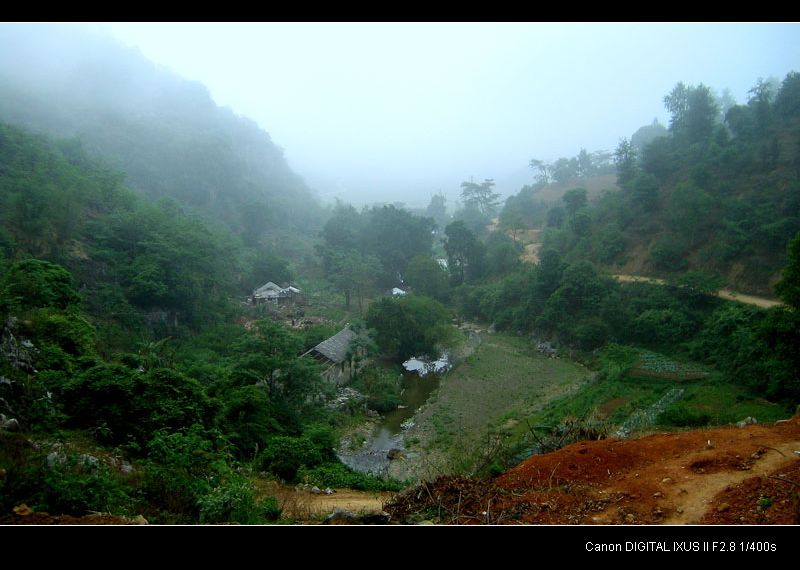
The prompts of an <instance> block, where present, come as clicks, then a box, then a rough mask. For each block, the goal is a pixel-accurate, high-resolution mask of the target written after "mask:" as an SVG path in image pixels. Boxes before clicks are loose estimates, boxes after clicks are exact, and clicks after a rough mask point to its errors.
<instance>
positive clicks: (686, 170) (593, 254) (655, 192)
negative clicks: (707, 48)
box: [501, 72, 800, 295]
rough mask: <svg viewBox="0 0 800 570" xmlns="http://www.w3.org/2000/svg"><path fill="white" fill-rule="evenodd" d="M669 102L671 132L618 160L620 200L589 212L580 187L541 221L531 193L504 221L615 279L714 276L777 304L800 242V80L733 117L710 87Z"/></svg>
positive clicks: (680, 93)
mask: <svg viewBox="0 0 800 570" xmlns="http://www.w3.org/2000/svg"><path fill="white" fill-rule="evenodd" d="M664 102H665V105H666V107H667V109H668V111H669V112H670V115H671V120H670V126H669V130H663V128H662V130H660V131H659V130H656V131H654V132H653V133H652V137H646V138H644V142H642V137H641V136H640V137H638V139H639V140H637V141H636V142H637V143H638V144H633V141H628V140H627V139H622V141H621V142H620V144H619V146H618V147H617V149H616V153H615V162H616V165H617V179H618V180H617V181H618V185H619V187H620V189H621V190H620V191H613V190H612V189H611V188H610V185H609V191H607V192H605V193H604V194H603V195H601V196H600V197H598V198H597V199H596V200H594V201H591V202H589V201H587V193H586V192H584V191H583V188H584V186H583V182H582V181H581V180H574V181H573V183H572V184H573V186H572V187H573V188H575V190H571V191H569V192H567V193H566V194H565V195H564V198H563V200H562V201H561V202H560V203H559V202H551V203H550V207H549V209H548V208H547V206H544V207H541V208H538V210H536V209H535V208H534V205H535V204H536V203H537V202H536V200H537V198H536V196H537V193H536V192H531V191H530V190H525V191H523V192H521V193H520V196H519V197H516V198H515V199H514V200H511V199H509V201H508V203H507V204H506V208H505V210H504V211H503V213H502V216H501V220H506V224H505V225H506V227H513V226H514V225H516V226H517V227H541V228H546V231H545V232H544V234H543V244H544V248H545V249H547V248H553V249H555V250H557V251H558V252H559V253H560V254H561V255H562V256H564V258H565V259H566V260H568V261H572V260H577V259H585V260H590V261H592V262H594V263H595V264H598V265H600V266H602V267H608V268H609V270H610V271H612V272H615V273H630V274H646V275H658V276H675V275H680V274H681V273H682V272H684V271H687V270H695V271H698V270H699V271H705V272H707V273H716V274H719V275H720V276H722V278H723V279H724V282H726V283H727V284H728V285H729V286H730V287H731V288H732V289H734V290H737V291H742V292H752V293H758V294H767V295H769V294H770V293H771V286H772V285H773V284H774V283H775V282H776V281H777V280H778V278H779V276H780V270H781V268H782V267H783V265H784V263H785V261H786V257H785V252H786V244H787V242H788V241H789V239H790V238H792V237H793V236H794V235H795V234H796V233H797V232H798V231H800V182H798V174H800V159H799V158H798V157H799V156H800V138H799V137H800V135H798V133H800V74H798V73H796V72H792V73H789V74H788V75H787V76H786V78H785V79H784V80H783V82H782V83H781V84H780V85H776V84H773V83H769V82H764V81H761V80H759V82H758V83H757V84H756V85H755V86H754V87H753V89H751V91H750V99H749V101H748V103H747V104H746V105H736V106H733V107H731V108H730V109H728V110H727V112H726V113H725V114H723V113H722V112H721V110H720V106H719V104H718V103H717V101H716V99H715V96H714V94H713V93H712V92H711V90H710V89H709V88H708V87H706V86H704V85H702V84H701V85H698V86H686V85H684V84H682V83H680V84H678V85H677V86H676V87H675V88H674V89H673V91H672V92H670V93H669V94H667V95H666V96H665V98H664ZM649 128H652V126H651V127H649ZM640 131H641V129H640ZM637 134H638V133H637ZM647 138H650V139H651V140H650V141H649V142H646V140H647ZM645 143H646V144H645ZM523 193H524V195H525V196H526V197H527V198H526V200H522V198H523ZM526 208H527V209H528V211H526ZM532 209H533V211H531V210H532ZM543 210H547V211H546V212H545V211H543ZM537 211H538V216H536V215H535V213H536V212H537ZM520 213H521V214H522V215H520Z"/></svg>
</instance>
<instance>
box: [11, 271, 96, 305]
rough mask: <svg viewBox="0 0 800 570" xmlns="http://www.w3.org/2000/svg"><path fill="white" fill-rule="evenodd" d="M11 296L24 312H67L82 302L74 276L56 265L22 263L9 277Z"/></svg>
mask: <svg viewBox="0 0 800 570" xmlns="http://www.w3.org/2000/svg"><path fill="white" fill-rule="evenodd" d="M6 287H7V294H8V296H9V297H10V298H11V299H12V300H13V302H15V303H16V304H18V305H19V306H20V307H22V308H37V307H55V308H58V309H65V308H67V307H68V306H69V305H74V304H77V303H78V302H80V297H79V296H78V293H77V292H76V291H75V288H74V287H73V285H72V274H71V273H70V272H69V271H67V270H66V269H64V268H63V267H61V266H60V265H56V264H55V263H50V262H49V261H42V260H39V259H23V260H22V261H17V262H16V263H15V264H13V265H12V266H11V268H10V269H9V270H8V274H7V275H6Z"/></svg>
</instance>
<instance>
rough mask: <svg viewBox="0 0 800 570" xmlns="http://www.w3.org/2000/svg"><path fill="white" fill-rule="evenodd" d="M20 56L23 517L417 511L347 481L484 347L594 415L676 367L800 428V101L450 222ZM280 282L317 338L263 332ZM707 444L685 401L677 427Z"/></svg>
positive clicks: (726, 119)
mask: <svg viewBox="0 0 800 570" xmlns="http://www.w3.org/2000/svg"><path fill="white" fill-rule="evenodd" d="M23 31H25V30H23V29H22V28H14V27H2V28H0V34H3V36H4V37H2V38H0V39H2V42H3V43H4V44H6V45H13V46H14V50H15V54H16V56H15V57H10V56H9V55H8V54H9V52H8V51H5V52H4V53H3V54H0V120H2V123H0V326H2V329H1V330H0V355H2V358H0V516H1V515H2V514H3V513H6V512H9V511H11V509H13V508H14V507H16V506H18V505H21V504H23V503H24V504H27V505H29V506H32V507H34V508H35V509H36V510H39V511H43V510H47V511H49V512H52V513H68V514H75V515H81V514H83V513H85V512H86V511H92V510H95V511H104V512H113V513H117V514H124V515H131V516H133V515H138V514H142V515H144V516H145V517H146V518H147V519H148V520H151V521H155V522H229V521H238V522H243V523H264V522H268V521H276V520H278V519H280V517H281V508H280V505H279V504H278V501H277V500H276V499H275V498H274V497H272V496H268V495H265V494H264V493H263V492H261V491H260V490H259V487H258V485H259V484H260V483H263V481H264V480H265V479H268V480H270V481H280V482H283V483H285V484H294V485H299V484H305V485H307V486H309V485H316V486H318V487H328V486H330V487H350V488H356V489H363V490H379V489H399V488H402V487H403V486H404V485H405V484H406V482H401V481H395V480H390V479H386V478H377V477H373V476H370V475H365V474H362V473H358V472H355V471H353V470H351V469H349V468H347V467H345V465H344V464H343V463H341V461H340V459H339V458H338V457H337V453H336V450H337V448H338V446H339V440H340V437H341V434H342V431H343V430H344V429H346V428H348V427H352V425H354V424H356V423H358V422H362V421H364V420H365V419H366V418H373V417H375V416H376V415H377V414H378V413H384V412H387V411H390V410H393V409H396V408H397V406H398V402H399V396H400V392H401V388H400V384H399V380H398V378H399V368H398V365H399V363H401V362H403V361H404V360H406V359H408V358H411V357H414V356H418V357H423V356H424V357H431V358H433V357H436V356H438V355H439V354H441V353H442V351H443V350H448V349H452V348H454V347H459V346H462V345H463V344H464V343H465V336H464V333H463V331H462V330H461V329H459V328H458V326H453V325H460V324H462V323H463V322H464V321H465V320H466V321H474V322H478V323H482V324H483V325H484V326H485V328H487V329H490V330H491V331H506V332H508V333H510V334H514V335H517V336H519V337H521V338H522V339H524V340H525V342H528V343H530V344H533V345H535V344H538V343H543V344H546V345H547V347H548V348H547V350H552V354H553V355H555V354H556V353H558V354H560V355H561V356H562V357H564V358H569V359H572V360H575V361H580V362H582V363H584V364H586V365H587V366H588V369H590V370H591V371H592V373H593V375H594V376H593V383H592V384H590V385H589V387H588V388H587V390H589V391H592V390H594V391H602V390H605V389H609V390H610V389H611V387H613V386H614V385H616V384H619V383H620V382H624V381H625V380H626V378H628V373H629V372H630V370H631V369H632V368H633V367H634V366H635V365H636V363H637V362H638V360H639V359H640V358H641V355H642V354H645V353H646V354H656V353H657V354H659V355H662V356H664V355H666V356H669V357H670V358H671V359H674V362H690V363H693V364H695V365H697V366H701V367H703V372H702V374H701V375H702V377H703V382H706V383H705V384H702V385H699V386H700V388H698V389H705V388H708V387H709V386H717V385H720V386H733V387H735V389H736V392H735V393H736V397H737V398H740V399H742V400H748V401H751V400H756V399H759V400H760V399H766V400H769V402H771V403H770V405H771V406H773V405H774V406H776V407H778V408H779V409H780V410H781V411H782V412H785V414H787V415H788V414H790V413H791V412H792V411H794V409H795V408H796V406H797V404H798V402H800V360H798V359H799V358H800V356H799V355H798V352H797V346H800V317H799V316H798V314H799V313H798V309H799V308H800V183H798V176H799V175H800V158H798V157H800V74H798V73H795V72H792V73H790V74H789V75H787V76H786V78H785V79H784V80H783V82H782V83H781V84H779V85H778V84H775V83H773V82H765V81H759V82H758V83H757V84H756V86H755V87H754V88H753V89H752V90H751V93H750V94H751V97H750V100H749V101H748V103H747V104H746V105H727V106H725V105H724V102H723V101H721V100H719V99H718V98H717V97H715V96H714V94H713V93H712V92H711V90H710V89H709V88H707V87H705V86H704V85H702V84H701V85H699V86H687V85H684V84H682V83H679V84H678V85H677V86H676V87H675V88H674V89H673V90H672V91H671V92H670V93H668V94H667V95H666V96H665V97H664V104H665V105H666V107H667V109H668V111H669V112H670V115H671V121H670V124H669V127H668V128H665V127H663V126H661V125H659V124H658V123H657V122H654V123H653V124H651V125H647V126H645V127H642V128H641V129H639V131H637V132H636V133H635V134H634V136H633V137H632V138H631V139H630V140H628V139H627V138H625V139H622V140H621V141H620V143H619V146H618V147H617V149H616V152H615V153H614V154H613V156H612V155H610V154H609V153H602V152H592V153H590V152H588V151H586V150H585V149H581V150H580V152H579V153H578V154H577V155H576V156H575V157H572V158H560V159H558V160H557V161H555V162H553V163H548V162H545V161H542V160H538V159H532V160H531V163H530V166H531V168H532V169H533V171H534V176H535V178H536V179H535V181H534V182H533V183H531V184H529V185H526V186H525V187H524V188H522V189H521V190H520V192H519V193H518V194H517V195H515V196H512V197H510V198H509V199H508V200H506V201H505V204H503V205H501V202H500V197H499V195H498V194H497V193H495V191H494V186H495V185H494V181H493V180H492V179H485V180H484V181H482V182H475V181H473V180H472V179H470V180H469V181H464V182H463V183H462V184H461V204H460V207H459V208H458V209H457V210H456V211H455V212H454V213H452V214H451V213H450V212H448V210H447V208H446V205H445V198H444V196H443V195H442V194H436V195H434V196H433V197H432V199H431V202H430V205H429V206H428V208H427V209H426V210H424V211H423V210H419V211H409V210H408V209H406V208H404V207H402V205H401V204H395V205H384V204H380V205H373V206H370V207H364V208H362V209H360V210H359V209H357V208H355V207H354V206H352V205H350V204H345V203H341V202H337V203H336V204H335V205H333V206H332V207H330V208H328V209H325V208H323V207H322V206H320V205H319V204H318V202H317V201H316V199H315V198H314V196H313V193H312V192H311V190H309V189H308V188H307V187H306V186H305V184H304V183H303V181H302V180H301V179H300V177H299V176H298V175H296V174H295V173H294V172H292V171H291V169H290V168H289V167H288V165H287V163H286V162H285V160H284V158H283V155H282V152H281V150H280V149H279V148H278V147H277V146H275V145H274V143H273V142H272V141H271V139H270V137H269V135H268V134H267V133H266V132H264V131H262V130H261V129H259V128H258V127H257V126H256V125H255V124H254V123H252V122H250V121H248V120H247V119H244V118H242V117H237V116H236V115H234V114H233V113H232V112H231V111H229V110H226V109H221V108H219V107H217V106H216V105H215V104H214V103H213V101H212V100H211V98H210V96H209V95H208V93H207V91H206V90H205V88H204V87H202V86H201V85H199V84H195V83H191V82H187V81H184V80H182V79H180V78H178V77H177V76H175V75H173V74H172V73H170V72H167V71H165V70H163V69H160V68H158V67H156V66H154V65H153V64H151V63H149V62H148V61H147V60H145V59H144V58H143V57H142V56H141V55H140V54H138V53H137V52H135V51H132V50H129V49H126V48H122V47H120V46H118V45H117V44H115V43H114V42H112V41H111V40H110V39H108V38H104V37H102V36H91V35H88V36H86V35H82V32H78V31H75V30H64V29H62V28H57V29H53V30H50V29H48V28H46V27H42V28H41V29H37V30H35V32H36V33H33V34H28V33H27V31H25V33H23ZM51 32H52V33H51ZM75 34H78V35H79V36H80V41H77V42H76V36H75ZM76 46H80V47H79V48H78V47H76ZM54 50H56V51H54ZM57 51H60V52H61V53H62V59H63V61H62V62H60V63H59V64H58V65H56V62H55V59H53V57H54V56H53V55H52V54H53V53H56V52H57ZM23 55H24V57H23ZM25 61H35V62H37V65H26V64H24V63H23V62H25ZM64 62H66V64H64ZM54 101H57V102H58V103H57V104H55V103H54ZM610 174H615V176H616V185H615V187H614V188H610V189H608V190H607V191H604V192H602V193H600V194H599V195H598V196H597V197H596V199H590V196H589V193H588V192H587V190H586V188H585V187H584V186H586V185H587V183H588V181H590V180H591V179H597V178H598V177H608V176H609V175H610ZM603 180H605V178H603ZM553 184H556V185H558V187H559V188H560V189H562V190H564V191H563V192H561V193H562V194H563V195H562V197H561V198H560V199H559V200H558V201H556V202H554V201H548V200H545V199H543V196H545V195H547V191H548V189H552V187H553ZM501 206H502V207H501ZM531 231H532V232H533V233H535V234H537V235H540V236H541V238H540V239H541V241H540V242H539V244H537V245H538V247H539V249H538V250H537V255H536V256H535V258H534V259H531V258H528V257H526V255H525V254H524V251H523V243H522V236H523V235H530V232H531ZM537 232H538V233H537ZM616 273H622V274H625V273H627V274H647V275H651V276H660V277H663V278H665V282H664V283H645V282H639V283H636V282H634V283H630V282H620V281H618V280H615V279H614V278H613V277H612V275H613V274H616ZM267 281H273V282H275V283H280V284H281V286H283V285H285V284H290V283H293V284H295V285H298V284H299V285H301V286H302V288H303V290H304V293H305V294H306V295H307V297H308V301H309V302H308V303H307V305H306V307H305V309H304V311H305V313H304V312H302V311H297V312H294V313H291V314H287V313H286V312H280V311H278V310H277V309H272V308H265V307H264V306H259V305H257V304H256V303H255V300H254V294H253V290H254V288H256V287H258V286H260V285H262V284H264V283H265V282H267ZM725 286H730V287H733V288H736V289H738V290H739V291H749V292H758V293H762V294H770V295H774V296H777V297H779V298H780V300H781V301H782V304H779V305H777V306H774V307H772V308H769V309H766V310H764V309H761V308H756V307H753V306H750V305H746V304H743V303H738V302H732V301H727V300H723V299H721V298H719V297H718V296H716V295H715V294H716V293H717V291H719V290H720V289H721V288H723V287H725ZM298 291H299V289H298ZM248 298H249V299H248ZM304 317H310V318H311V320H310V321H309V322H311V323H312V324H310V325H308V326H306V325H304V324H302V323H298V322H299V321H301V320H302V318H304ZM314 319H316V320H314ZM296 321H298V322H296ZM343 328H349V329H350V330H351V331H353V333H354V335H353V336H354V338H355V339H356V340H354V341H353V343H352V345H351V346H350V347H349V348H348V349H347V351H346V360H347V364H349V366H350V368H349V371H350V372H349V375H348V377H347V379H346V384H347V386H348V389H351V390H354V391H356V392H359V393H361V394H362V395H363V397H361V398H360V399H355V400H352V401H350V402H349V403H345V405H344V406H342V405H337V404H336V403H335V401H336V399H337V397H338V396H339V395H340V394H341V389H339V388H340V387H337V386H336V385H335V384H334V383H332V382H329V381H328V380H326V379H325V377H324V374H323V372H324V370H323V368H322V367H321V366H320V364H319V363H318V362H317V361H315V360H314V359H313V358H305V357H304V355H306V354H307V353H308V352H309V351H310V349H312V348H313V347H315V346H318V343H320V341H322V340H324V339H325V338H328V337H330V336H332V335H334V333H336V332H337V331H339V330H341V329H343ZM551 347H554V348H552V349H551ZM342 371H344V364H342ZM501 372H502V371H497V373H501ZM709 378H710V379H709ZM615 383H616V384H615ZM337 389H338V392H339V393H337ZM584 396H585V393H581V394H578V395H577V396H576V397H575V398H574V402H576V404H575V406H577V405H578V404H577V403H580V402H581V401H583V400H582V398H584ZM570 405H572V404H570ZM576 409H577V408H576ZM579 411H580V412H581V413H583V412H584V411H585V410H579ZM710 422H712V418H711V417H710V416H708V415H704V414H703V412H702V411H701V410H699V409H698V408H697V407H691V406H689V405H687V404H686V403H685V402H678V403H677V404H674V405H672V407H670V408H669V409H667V411H666V412H665V415H664V419H663V422H662V424H661V425H665V426H667V427H670V428H678V427H687V426H697V425H705V424H708V423H710ZM511 451H513V452H514V453H516V452H518V451H519V449H514V450H511ZM511 451H510V452H509V454H508V455H507V456H505V457H502V458H500V457H495V458H493V460H494V461H495V463H494V464H493V465H492V466H490V465H489V463H488V462H486V463H485V465H483V467H484V468H486V469H484V471H483V472H489V471H487V470H488V469H490V467H491V468H493V469H495V471H497V470H500V469H501V467H502V468H505V467H509V466H510V465H512V464H513V461H514V457H516V456H515V455H514V453H511ZM502 462H505V463H504V464H503V465H499V463H502Z"/></svg>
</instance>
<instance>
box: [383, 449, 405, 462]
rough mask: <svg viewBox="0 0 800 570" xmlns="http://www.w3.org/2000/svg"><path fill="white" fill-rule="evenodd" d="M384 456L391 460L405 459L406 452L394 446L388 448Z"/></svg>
mask: <svg viewBox="0 0 800 570" xmlns="http://www.w3.org/2000/svg"><path fill="white" fill-rule="evenodd" d="M386 458H387V459H389V460H391V461H394V460H395V459H405V458H406V453H405V451H403V450H402V449H397V448H394V449H390V450H389V453H387V454H386Z"/></svg>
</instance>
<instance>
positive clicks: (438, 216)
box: [425, 192, 448, 230]
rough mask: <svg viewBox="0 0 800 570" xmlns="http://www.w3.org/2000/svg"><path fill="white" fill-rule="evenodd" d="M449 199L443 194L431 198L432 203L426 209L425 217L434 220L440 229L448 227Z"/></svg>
mask: <svg viewBox="0 0 800 570" xmlns="http://www.w3.org/2000/svg"><path fill="white" fill-rule="evenodd" d="M446 202H447V199H446V198H445V197H444V194H442V193H441V192H439V193H437V194H434V195H433V196H431V201H430V203H429V204H428V207H427V208H426V209H425V215H426V216H428V217H429V218H432V219H433V221H434V222H436V225H437V226H438V227H439V229H440V230H441V229H444V227H445V226H446V225H447V219H448V216H447V204H446Z"/></svg>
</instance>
